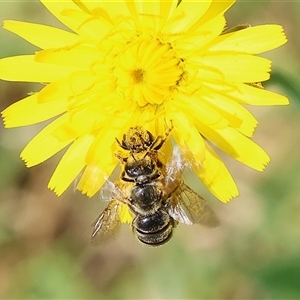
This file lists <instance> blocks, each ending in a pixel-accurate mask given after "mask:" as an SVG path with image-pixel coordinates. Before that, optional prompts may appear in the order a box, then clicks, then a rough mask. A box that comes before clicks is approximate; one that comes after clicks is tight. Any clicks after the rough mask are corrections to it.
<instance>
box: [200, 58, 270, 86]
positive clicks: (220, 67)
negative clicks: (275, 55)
mask: <svg viewBox="0 0 300 300" xmlns="http://www.w3.org/2000/svg"><path fill="white" fill-rule="evenodd" d="M195 61H196V60H195ZM197 62H198V63H199V67H200V68H201V66H202V65H204V66H206V67H209V68H211V69H215V70H217V71H218V72H220V73H221V74H223V76H224V79H225V80H227V81H236V82H257V81H265V80H268V79H269V78H270V74H269V72H270V71H271V61H270V60H268V59H266V58H263V57H258V56H252V55H248V54H234V53H222V54H221V53H219V54H216V55H207V56H205V57H199V58H197ZM199 72H201V69H200V71H199Z"/></svg>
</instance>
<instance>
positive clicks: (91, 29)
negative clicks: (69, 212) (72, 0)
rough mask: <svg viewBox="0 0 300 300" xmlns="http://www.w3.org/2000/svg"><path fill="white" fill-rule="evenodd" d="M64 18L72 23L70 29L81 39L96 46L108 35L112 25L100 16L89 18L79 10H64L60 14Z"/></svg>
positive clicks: (88, 15) (89, 16)
mask: <svg viewBox="0 0 300 300" xmlns="http://www.w3.org/2000/svg"><path fill="white" fill-rule="evenodd" d="M62 15H63V16H64V17H67V18H68V19H69V20H71V21H72V23H69V25H70V24H72V25H71V27H72V28H73V29H74V30H75V32H77V33H78V34H79V35H80V36H82V37H83V38H85V39H87V40H89V42H91V43H95V44H97V43H98V41H101V40H102V39H104V38H105V37H107V35H108V34H109V31H110V30H111V29H112V23H110V22H109V21H108V20H106V19H105V18H103V17H102V16H101V15H98V14H97V15H96V16H91V15H90V14H88V13H85V12H84V11H81V10H78V9H76V10H73V9H70V10H68V9H66V10H64V11H63V12H62Z"/></svg>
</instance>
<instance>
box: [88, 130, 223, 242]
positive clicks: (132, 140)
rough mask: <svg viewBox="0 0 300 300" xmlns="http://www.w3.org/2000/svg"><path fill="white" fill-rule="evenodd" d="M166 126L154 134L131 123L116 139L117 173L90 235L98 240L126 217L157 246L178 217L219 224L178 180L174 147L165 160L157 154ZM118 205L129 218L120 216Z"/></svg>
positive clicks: (178, 164)
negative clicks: (122, 152) (163, 161)
mask: <svg viewBox="0 0 300 300" xmlns="http://www.w3.org/2000/svg"><path fill="white" fill-rule="evenodd" d="M172 128H173V127H171V128H170V129H169V130H168V131H167V132H166V134H165V136H164V137H163V136H160V135H159V136H157V137H154V136H153V135H152V134H151V133H150V132H149V131H147V130H144V129H143V128H142V127H139V126H137V127H131V128H130V129H129V130H128V132H127V133H126V134H125V135H124V136H123V139H122V141H121V142H120V141H119V140H117V143H118V145H119V146H120V147H121V148H123V150H125V151H126V153H127V155H126V156H124V155H122V154H120V153H116V156H117V158H118V159H119V160H120V165H121V172H120V178H119V180H117V181H116V182H114V183H113V182H111V181H108V182H107V187H108V188H109V189H110V191H111V195H110V199H109V203H108V206H107V207H106V208H105V209H104V211H103V212H102V213H101V214H100V216H99V217H98V218H97V219H96V220H95V221H94V223H93V226H94V231H93V233H92V240H94V241H97V240H100V241H101V240H103V238H105V237H107V236H109V235H110V234H112V233H114V232H115V231H116V230H117V229H118V228H119V227H120V225H121V223H126V222H128V223H130V224H131V228H132V231H133V233H134V235H135V236H136V237H137V238H138V240H139V241H140V242H142V243H143V244H146V245H149V246H160V245H163V244H165V243H166V242H167V241H169V239H170V238H171V237H172V233H173V230H174V228H175V227H176V226H177V224H178V223H184V224H188V225H191V224H195V223H199V224H202V225H204V226H209V227H215V226H217V225H218V224H219V219H218V218H217V216H216V214H215V213H214V211H213V210H212V209H211V208H210V207H209V205H208V203H207V202H206V201H205V200H204V199H203V198H202V197H201V196H200V195H198V194H197V193H196V192H194V191H193V190H192V189H191V188H189V187H188V186H187V185H186V184H185V183H184V181H183V179H182V172H183V169H184V167H185V163H183V159H182V158H181V155H180V151H179V149H175V150H173V154H172V157H171V159H169V161H168V162H167V163H166V164H163V163H162V162H161V160H160V159H159V151H160V149H161V148H162V146H163V145H164V143H165V142H166V140H167V138H168V137H169V135H170V132H171V130H172ZM124 211H125V213H126V212H127V214H128V215H129V216H130V218H129V219H130V220H127V221H124V220H122V217H121V215H122V213H124Z"/></svg>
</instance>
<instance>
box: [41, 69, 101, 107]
mask: <svg viewBox="0 0 300 300" xmlns="http://www.w3.org/2000/svg"><path fill="white" fill-rule="evenodd" d="M96 79H97V77H96V76H94V75H93V74H92V73H91V72H90V71H77V72H74V73H72V74H71V75H70V76H68V77H66V78H63V79H60V80H57V81H54V82H52V83H50V84H48V85H46V86H45V87H44V88H43V89H42V90H41V91H40V92H39V93H38V94H37V97H38V101H39V103H45V102H53V101H56V100H57V99H61V101H65V100H68V101H69V104H71V103H72V102H74V103H76V104H82V103H81V102H80V101H79V95H85V98H87V99H85V102H89V101H90V98H89V97H88V95H86V94H85V92H87V91H89V90H91V89H92V88H93V86H94V84H95V80H96ZM96 93H97V91H95V94H96Z"/></svg>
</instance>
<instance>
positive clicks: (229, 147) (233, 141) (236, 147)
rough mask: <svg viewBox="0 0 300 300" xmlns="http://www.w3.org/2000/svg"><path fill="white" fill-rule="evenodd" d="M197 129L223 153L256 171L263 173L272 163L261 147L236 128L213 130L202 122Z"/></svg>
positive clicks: (198, 123)
mask: <svg viewBox="0 0 300 300" xmlns="http://www.w3.org/2000/svg"><path fill="white" fill-rule="evenodd" d="M197 128H198V130H199V132H201V134H203V135H204V136H205V137H206V138H207V139H208V140H209V141H211V142H212V143H214V144H215V145H216V146H217V147H218V148H220V149H221V150H222V151H224V152H225V153H227V154H228V155H229V156H231V157H233V158H234V159H236V160H238V161H240V162H242V163H243V164H245V165H247V166H249V167H251V168H253V169H255V170H258V171H263V170H264V169H265V166H266V165H267V164H268V163H269V162H270V158H269V156H268V154H267V153H266V152H265V151H264V150H263V149H262V148H261V147H259V146H258V145H257V144H255V143H254V142H253V141H252V140H250V139H248V138H247V137H245V136H244V135H243V134H241V133H240V132H238V131H237V130H235V129H234V128H230V127H227V128H222V129H215V130H213V129H212V128H210V127H208V126H204V125H201V123H200V122H197Z"/></svg>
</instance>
